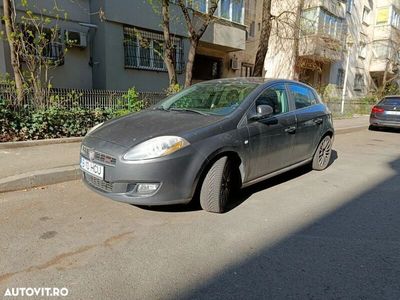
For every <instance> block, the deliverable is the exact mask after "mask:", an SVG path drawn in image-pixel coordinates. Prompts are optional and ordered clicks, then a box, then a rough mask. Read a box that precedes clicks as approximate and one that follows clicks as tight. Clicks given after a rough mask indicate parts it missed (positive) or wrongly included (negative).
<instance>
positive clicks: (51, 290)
mask: <svg viewBox="0 0 400 300" xmlns="http://www.w3.org/2000/svg"><path fill="white" fill-rule="evenodd" d="M68 293H69V291H68V289H67V288H66V287H63V288H56V287H34V288H32V287H17V288H7V289H6V291H5V293H4V297H66V296H68Z"/></svg>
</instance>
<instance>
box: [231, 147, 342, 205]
mask: <svg viewBox="0 0 400 300" xmlns="http://www.w3.org/2000/svg"><path fill="white" fill-rule="evenodd" d="M338 158H339V156H338V153H337V151H336V150H332V155H331V159H330V161H329V165H328V168H329V167H330V166H332V164H333V163H334V162H335V161H336V160H337V159H338ZM311 171H312V168H311V165H310V164H307V165H304V166H301V167H298V168H296V169H293V170H290V171H288V172H285V173H283V174H281V175H277V176H275V177H272V178H270V179H266V180H264V181H261V182H259V183H256V184H254V185H251V186H249V187H247V188H244V189H242V190H240V192H239V193H238V194H237V196H235V197H233V198H232V199H231V201H230V202H229V204H228V206H227V209H226V211H225V212H229V211H231V210H233V209H235V208H236V207H238V206H239V205H241V204H242V203H243V202H245V201H246V200H247V199H248V198H250V197H251V196H252V195H253V194H255V193H258V192H261V191H263V190H267V189H269V188H272V187H274V186H277V185H280V184H282V183H285V182H288V181H290V180H293V179H296V178H299V177H301V176H304V175H306V174H307V173H309V172H311Z"/></svg>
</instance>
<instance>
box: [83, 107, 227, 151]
mask: <svg viewBox="0 0 400 300" xmlns="http://www.w3.org/2000/svg"><path fill="white" fill-rule="evenodd" d="M222 119H223V117H220V116H212V115H206V116H204V115H200V114H196V113H191V112H182V111H181V112H177V111H161V110H146V111H142V112H139V113H134V114H129V115H127V116H124V117H122V118H118V119H114V120H111V121H108V122H106V123H105V124H104V125H102V126H101V127H100V128H98V129H96V130H95V131H94V132H93V133H91V134H90V136H93V137H96V138H99V139H102V140H104V141H108V142H111V143H114V144H117V145H120V146H124V147H131V146H134V145H136V144H139V143H141V142H143V141H145V140H148V139H150V138H153V137H157V136H162V135H177V136H182V137H185V138H188V139H189V141H190V136H191V133H193V134H194V133H195V131H196V130H198V129H200V128H203V127H206V126H209V125H211V124H214V123H216V122H218V121H220V120H222Z"/></svg>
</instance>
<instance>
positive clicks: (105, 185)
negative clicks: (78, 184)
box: [84, 173, 114, 192]
mask: <svg viewBox="0 0 400 300" xmlns="http://www.w3.org/2000/svg"><path fill="white" fill-rule="evenodd" d="M84 176H85V180H86V182H87V183H89V184H90V185H92V186H94V187H95V188H98V189H99V190H102V191H105V192H112V191H113V187H114V184H113V183H112V182H107V181H104V180H102V179H100V178H97V177H94V176H92V175H89V174H87V173H85V175H84Z"/></svg>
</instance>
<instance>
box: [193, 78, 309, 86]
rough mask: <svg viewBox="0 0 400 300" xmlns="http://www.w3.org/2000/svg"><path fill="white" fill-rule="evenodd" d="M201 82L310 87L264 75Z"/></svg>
mask: <svg viewBox="0 0 400 300" xmlns="http://www.w3.org/2000/svg"><path fill="white" fill-rule="evenodd" d="M199 83H200V84H201V83H212V84H215V83H225V84H226V83H238V84H241V83H255V84H258V85H261V84H266V83H295V84H300V85H304V86H307V87H309V88H312V87H310V86H308V85H307V84H305V83H302V82H299V81H295V80H290V79H283V78H264V77H234V78H220V79H214V80H208V81H202V82H199Z"/></svg>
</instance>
